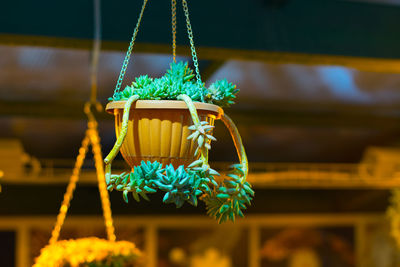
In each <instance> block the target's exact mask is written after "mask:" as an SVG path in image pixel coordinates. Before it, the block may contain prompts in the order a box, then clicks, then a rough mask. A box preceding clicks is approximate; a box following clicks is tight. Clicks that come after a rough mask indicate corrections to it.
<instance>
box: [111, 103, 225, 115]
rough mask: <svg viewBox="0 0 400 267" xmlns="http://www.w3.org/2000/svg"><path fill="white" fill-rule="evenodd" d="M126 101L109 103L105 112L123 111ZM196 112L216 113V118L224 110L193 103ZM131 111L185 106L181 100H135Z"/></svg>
mask: <svg viewBox="0 0 400 267" xmlns="http://www.w3.org/2000/svg"><path fill="white" fill-rule="evenodd" d="M125 102H126V100H122V101H111V102H109V103H108V104H107V106H106V111H107V112H108V113H110V114H113V113H114V109H124V105H125ZM193 104H194V106H195V107H196V109H197V110H199V111H200V110H201V111H209V112H211V113H216V114H217V117H220V116H222V114H224V110H223V109H222V108H221V107H219V106H217V105H214V104H209V103H203V102H193ZM133 109H181V110H187V109H188V108H187V105H186V103H185V102H184V101H182V100H137V101H135V103H133V104H132V107H131V110H133Z"/></svg>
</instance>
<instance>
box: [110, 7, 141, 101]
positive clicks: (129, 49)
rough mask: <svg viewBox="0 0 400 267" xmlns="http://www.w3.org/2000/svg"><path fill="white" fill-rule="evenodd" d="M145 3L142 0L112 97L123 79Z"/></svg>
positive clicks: (118, 89) (119, 88) (119, 87)
mask: <svg viewBox="0 0 400 267" xmlns="http://www.w3.org/2000/svg"><path fill="white" fill-rule="evenodd" d="M146 4H147V0H144V1H143V5H142V10H141V11H140V15H139V19H138V21H137V23H136V27H135V31H134V32H133V35H132V39H131V42H130V43H129V47H128V51H127V52H126V56H125V59H124V63H123V64H122V68H121V72H120V74H119V77H118V81H117V85H116V86H115V90H114V95H113V97H115V96H116V95H117V93H118V92H119V91H120V90H121V85H122V81H123V80H124V76H125V73H126V69H127V67H128V64H129V59H130V58H131V54H132V48H133V45H134V44H135V40H136V35H137V33H138V31H139V27H140V22H141V21H142V17H143V12H144V9H145V8H146Z"/></svg>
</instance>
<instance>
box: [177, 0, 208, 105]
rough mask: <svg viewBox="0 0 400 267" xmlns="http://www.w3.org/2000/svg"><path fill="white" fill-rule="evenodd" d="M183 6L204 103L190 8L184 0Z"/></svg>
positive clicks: (202, 98)
mask: <svg viewBox="0 0 400 267" xmlns="http://www.w3.org/2000/svg"><path fill="white" fill-rule="evenodd" d="M182 6H183V11H184V12H185V17H186V28H187V33H188V37H189V41H190V50H191V52H192V60H193V64H194V67H195V70H196V79H197V84H198V85H199V88H200V90H201V100H202V101H203V102H204V90H203V82H202V81H201V76H200V70H199V62H198V59H197V53H196V48H195V47H194V41H193V31H192V25H191V24H190V18H189V8H188V5H187V2H186V0H182Z"/></svg>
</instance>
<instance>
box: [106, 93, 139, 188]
mask: <svg viewBox="0 0 400 267" xmlns="http://www.w3.org/2000/svg"><path fill="white" fill-rule="evenodd" d="M138 99H139V96H138V95H133V96H131V97H129V99H128V100H127V101H126V103H125V106H124V114H123V116H122V127H121V131H120V133H119V136H118V138H117V141H116V142H115V144H114V147H113V148H112V149H111V151H110V153H108V155H107V157H106V158H105V159H104V163H105V164H106V167H105V177H106V181H108V180H109V179H110V178H111V163H112V161H113V160H114V158H115V156H116V155H117V154H118V151H119V149H120V148H121V146H122V143H123V142H124V140H125V136H126V133H127V131H128V120H129V112H130V110H131V106H132V104H133V103H134V102H135V101H136V100H138Z"/></svg>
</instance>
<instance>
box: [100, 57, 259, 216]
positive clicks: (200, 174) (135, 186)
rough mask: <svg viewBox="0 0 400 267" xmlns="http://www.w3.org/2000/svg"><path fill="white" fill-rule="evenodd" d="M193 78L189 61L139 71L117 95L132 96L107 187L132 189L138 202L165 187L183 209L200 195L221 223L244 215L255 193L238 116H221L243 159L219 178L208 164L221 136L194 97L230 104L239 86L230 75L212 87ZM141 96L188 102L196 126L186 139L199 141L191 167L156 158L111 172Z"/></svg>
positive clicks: (126, 192)
mask: <svg viewBox="0 0 400 267" xmlns="http://www.w3.org/2000/svg"><path fill="white" fill-rule="evenodd" d="M193 77H194V75H193V71H192V70H190V69H189V68H188V66H187V63H185V64H184V63H173V64H171V68H170V69H169V70H168V71H167V73H166V75H165V76H163V77H161V78H157V79H152V78H149V77H148V76H140V77H138V78H137V79H136V80H135V81H134V82H133V83H132V85H131V86H128V87H127V88H125V90H124V91H122V92H120V93H118V94H116V96H115V97H114V98H113V100H116V99H126V98H129V99H128V100H127V101H126V103H125V106H124V115H123V122H122V129H121V134H120V135H119V136H118V139H117V141H116V144H115V145H114V147H113V149H112V150H111V152H110V153H109V155H108V156H107V157H106V159H105V163H106V168H105V170H106V183H107V186H108V187H107V188H108V190H113V189H115V190H118V191H122V192H123V194H122V195H123V198H124V200H125V201H126V202H128V200H129V198H128V196H129V193H130V192H131V193H132V195H133V198H134V199H135V200H136V201H140V197H142V198H144V199H146V200H149V198H148V196H147V195H148V194H151V193H155V192H157V191H162V192H164V193H165V194H164V197H163V202H164V203H173V204H175V205H176V207H178V208H179V207H182V206H183V205H184V203H185V202H187V203H189V204H191V205H194V206H197V203H198V199H200V200H202V201H204V202H205V204H206V207H207V213H208V214H209V215H210V216H211V217H214V218H215V219H217V220H218V222H219V223H222V222H225V221H227V220H231V221H235V218H236V217H237V216H239V217H243V210H244V209H246V208H247V205H250V203H251V200H252V198H253V196H254V191H253V190H252V188H251V185H250V183H248V182H247V181H246V176H247V173H248V163H247V156H246V153H245V150H244V147H243V144H242V141H241V138H240V135H239V132H238V130H237V128H236V126H235V125H234V123H233V121H232V120H231V119H230V118H229V117H228V116H227V115H226V114H222V119H221V120H223V122H224V123H225V124H226V125H227V127H228V129H229V130H230V132H231V134H232V137H233V139H234V143H235V146H236V149H237V151H238V156H239V160H240V162H241V163H240V164H236V165H232V166H231V171H230V172H229V173H228V175H227V178H225V179H224V180H222V181H219V182H217V180H216V179H215V178H214V177H215V176H219V173H218V172H217V171H215V170H213V169H211V168H210V166H209V164H208V152H209V150H210V149H211V141H216V139H215V138H214V137H213V136H212V130H213V128H214V126H212V125H210V124H209V123H208V122H207V121H201V120H200V118H199V115H198V113H197V111H196V108H195V106H194V104H193V101H200V100H204V101H205V102H208V103H215V104H218V105H220V106H228V105H230V104H232V103H233V99H234V98H235V96H236V93H237V92H238V90H237V89H236V87H235V86H234V85H233V84H231V83H229V82H227V81H226V80H222V81H217V82H215V83H213V84H212V85H211V86H210V88H209V89H204V88H200V87H201V86H200V87H199V85H198V83H195V82H193V81H192V80H193ZM199 88H200V89H199ZM205 91H206V94H204V92H205ZM138 99H177V100H182V101H184V102H185V103H186V105H187V107H188V110H189V112H190V115H191V117H192V121H193V125H191V126H189V127H188V128H189V130H191V131H192V132H191V134H190V135H189V136H188V137H187V139H189V140H191V141H192V142H193V143H194V144H196V146H197V149H196V151H195V153H194V156H195V157H196V158H197V159H196V160H194V161H193V162H192V163H191V164H190V165H189V166H187V167H186V168H185V167H184V166H183V165H181V166H179V167H178V168H176V169H175V168H174V167H173V165H166V166H163V165H162V164H161V163H159V162H157V161H155V162H153V163H152V162H150V161H148V162H144V161H142V162H141V164H140V165H139V166H135V167H134V170H133V172H131V173H122V174H120V175H112V174H111V162H112V160H113V159H114V157H115V156H116V154H117V153H118V150H119V149H120V147H121V145H122V142H123V140H124V138H125V134H126V131H127V127H128V119H129V116H128V114H129V111H130V106H131V104H132V103H133V102H134V101H136V100H138Z"/></svg>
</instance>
